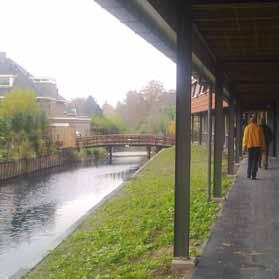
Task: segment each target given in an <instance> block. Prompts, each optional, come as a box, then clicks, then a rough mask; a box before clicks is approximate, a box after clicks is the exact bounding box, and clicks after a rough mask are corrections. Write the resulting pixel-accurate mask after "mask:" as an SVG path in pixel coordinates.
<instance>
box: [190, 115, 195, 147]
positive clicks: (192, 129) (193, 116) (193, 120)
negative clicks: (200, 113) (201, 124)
mask: <svg viewBox="0 0 279 279" xmlns="http://www.w3.org/2000/svg"><path fill="white" fill-rule="evenodd" d="M191 119H192V124H191V139H192V143H194V123H195V115H194V114H192V118H191Z"/></svg>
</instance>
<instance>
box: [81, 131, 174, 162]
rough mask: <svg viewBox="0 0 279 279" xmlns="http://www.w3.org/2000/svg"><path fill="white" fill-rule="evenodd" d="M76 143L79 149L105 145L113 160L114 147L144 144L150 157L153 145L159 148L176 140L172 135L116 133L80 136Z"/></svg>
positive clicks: (172, 143)
mask: <svg viewBox="0 0 279 279" xmlns="http://www.w3.org/2000/svg"><path fill="white" fill-rule="evenodd" d="M76 144H77V148H78V149H81V148H92V147H105V148H107V149H108V153H109V156H110V160H111V159H112V149H113V147H126V146H127V147H128V146H129V147H130V146H141V147H142V146H143V147H146V149H147V152H148V157H150V156H151V148H152V147H155V148H156V149H157V150H160V149H162V148H168V147H171V146H172V145H174V144H175V140H174V138H172V137H166V136H154V135H130V134H114V135H94V136H90V137H80V138H77V141H76Z"/></svg>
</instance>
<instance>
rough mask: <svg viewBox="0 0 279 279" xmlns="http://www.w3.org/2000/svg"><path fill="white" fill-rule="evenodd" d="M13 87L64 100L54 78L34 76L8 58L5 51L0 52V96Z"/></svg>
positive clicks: (39, 95) (40, 95)
mask: <svg viewBox="0 0 279 279" xmlns="http://www.w3.org/2000/svg"><path fill="white" fill-rule="evenodd" d="M15 87H17V88H24V89H28V90H32V91H34V92H35V93H36V94H37V96H38V97H45V98H53V99H56V100H57V101H65V99H64V98H63V97H62V96H61V95H59V93H58V88H57V85H56V80H55V79H52V78H46V77H34V76H33V75H31V74H30V73H29V72H28V71H27V70H25V69H24V68H23V67H22V66H20V65H19V64H18V63H16V62H15V61H13V60H12V59H10V58H8V57H7V55H6V53H5V52H0V96H4V95H5V94H6V93H8V92H9V91H10V90H12V88H15Z"/></svg>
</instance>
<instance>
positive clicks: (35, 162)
mask: <svg viewBox="0 0 279 279" xmlns="http://www.w3.org/2000/svg"><path fill="white" fill-rule="evenodd" d="M64 163H65V158H64V157H63V156H62V155H54V156H48V157H41V158H34V159H21V160H17V161H4V162H0V181H1V180H6V179H9V178H13V177H17V176H20V175H25V174H29V173H32V172H36V171H39V170H43V169H49V168H54V167H59V166H62V165H63V164H64Z"/></svg>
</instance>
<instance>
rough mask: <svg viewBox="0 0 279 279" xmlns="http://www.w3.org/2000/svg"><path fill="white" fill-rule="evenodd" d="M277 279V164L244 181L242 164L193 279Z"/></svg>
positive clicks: (278, 226)
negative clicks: (254, 177)
mask: <svg viewBox="0 0 279 279" xmlns="http://www.w3.org/2000/svg"><path fill="white" fill-rule="evenodd" d="M221 278H222V279H223V278H225V279H241V278H245V279H246V278H253V279H277V278H279V161H278V160H276V159H273V160H272V161H271V168H270V169H269V170H267V171H266V170H260V171H259V180H248V179H247V178H246V161H244V162H242V164H241V167H240V169H239V172H238V176H237V179H236V183H235V185H234V187H233V188H232V190H231V192H230V194H229V198H228V200H227V201H225V204H224V210H223V213H222V215H221V217H220V218H219V220H218V222H217V224H216V226H215V228H214V230H213V233H212V235H211V237H210V239H209V241H208V243H207V245H206V247H205V251H204V254H203V255H202V257H201V259H200V263H199V264H198V266H197V269H196V270H195V272H194V274H193V276H192V279H221Z"/></svg>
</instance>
